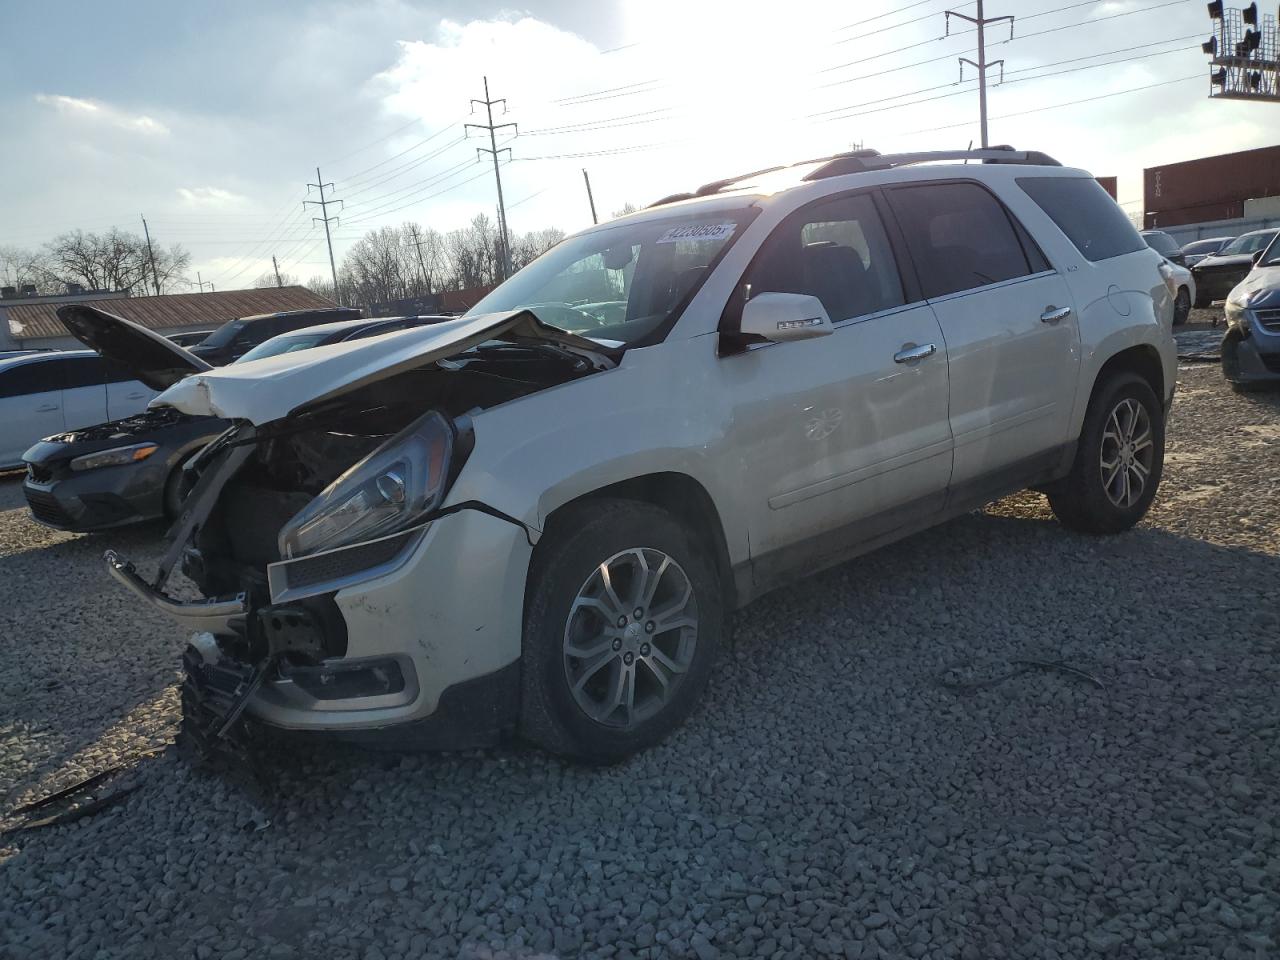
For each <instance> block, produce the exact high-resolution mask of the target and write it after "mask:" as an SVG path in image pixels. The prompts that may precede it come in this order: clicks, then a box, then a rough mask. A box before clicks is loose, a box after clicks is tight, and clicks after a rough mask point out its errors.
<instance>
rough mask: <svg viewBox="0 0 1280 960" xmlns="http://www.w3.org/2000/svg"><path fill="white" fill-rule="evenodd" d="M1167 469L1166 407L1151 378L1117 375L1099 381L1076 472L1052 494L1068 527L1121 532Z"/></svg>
mask: <svg viewBox="0 0 1280 960" xmlns="http://www.w3.org/2000/svg"><path fill="white" fill-rule="evenodd" d="M1163 470H1164V411H1163V409H1162V408H1161V406H1160V401H1159V400H1157V399H1156V395H1155V392H1154V391H1152V389H1151V386H1150V385H1149V384H1148V383H1147V381H1145V380H1143V379H1142V378H1141V377H1139V376H1137V375H1136V374H1132V373H1122V374H1117V375H1115V376H1113V377H1111V378H1110V379H1108V380H1107V381H1105V382H1104V383H1101V384H1099V385H1098V387H1097V388H1096V389H1095V391H1094V395H1093V398H1092V399H1091V400H1090V401H1089V409H1088V412H1087V413H1086V414H1085V420H1084V426H1083V428H1082V429H1081V431H1080V441H1079V443H1078V444H1077V446H1076V456H1075V460H1074V461H1073V462H1072V465H1071V473H1070V474H1068V475H1067V477H1066V478H1065V479H1064V480H1063V481H1062V482H1061V483H1060V484H1058V485H1056V486H1055V488H1054V490H1053V492H1052V493H1050V494H1049V506H1050V507H1052V508H1053V512H1054V515H1055V516H1057V518H1058V520H1059V521H1060V522H1061V523H1062V525H1063V526H1064V527H1069V528H1070V529H1072V530H1080V531H1082V532H1084V533H1120V532H1122V531H1124V530H1128V529H1129V528H1130V527H1132V526H1133V525H1134V524H1135V523H1137V522H1138V521H1139V520H1141V519H1142V517H1143V515H1144V514H1145V513H1146V512H1147V508H1148V507H1150V506H1151V501H1152V500H1153V499H1154V498H1155V495H1156V488H1157V487H1158V486H1159V485H1160V477H1161V474H1162V473H1163Z"/></svg>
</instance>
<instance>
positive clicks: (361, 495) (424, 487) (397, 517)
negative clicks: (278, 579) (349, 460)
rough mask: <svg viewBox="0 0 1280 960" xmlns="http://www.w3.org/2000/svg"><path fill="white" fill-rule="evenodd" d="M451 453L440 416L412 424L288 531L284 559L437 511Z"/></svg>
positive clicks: (337, 484) (288, 525) (331, 488)
mask: <svg viewBox="0 0 1280 960" xmlns="http://www.w3.org/2000/svg"><path fill="white" fill-rule="evenodd" d="M452 451H453V429H452V427H451V426H450V425H449V422H448V421H447V420H446V419H445V418H444V417H443V416H441V415H440V414H438V413H430V414H428V415H427V416H425V417H423V418H422V419H420V420H417V421H415V422H414V423H412V424H410V425H409V426H408V427H406V428H405V429H404V430H402V431H401V432H400V433H398V434H396V435H395V436H394V437H392V438H391V439H390V440H388V441H387V442H386V443H384V444H383V445H382V446H381V447H379V448H378V449H377V450H375V451H374V452H373V453H371V454H369V456H367V457H365V458H364V459H363V460H361V461H360V462H359V463H357V464H356V465H355V466H353V467H351V468H350V469H349V470H347V471H346V473H344V474H343V475H342V476H340V477H338V479H337V480H335V481H333V483H331V484H329V486H328V487H326V488H325V489H324V491H323V492H322V493H321V494H320V495H319V496H318V497H316V498H315V499H314V500H312V501H311V502H310V503H309V504H307V505H306V506H305V507H304V508H303V509H302V510H301V511H300V512H299V513H298V514H297V515H296V516H294V518H293V519H292V520H290V521H289V522H288V523H286V524H285V525H284V528H283V529H282V530H281V531H280V538H279V547H280V556H281V557H283V558H285V559H291V558H293V557H300V556H305V555H306V554H309V553H315V552H316V551H318V550H328V549H331V548H333V547H339V546H343V545H345V544H348V543H355V542H358V541H361V540H372V539H374V538H375V537H380V536H385V535H386V534H388V533H392V532H394V531H395V530H398V529H401V528H403V527H406V526H409V525H411V524H412V523H414V522H415V521H416V520H418V519H419V518H420V517H422V516H423V515H424V514H426V513H429V512H430V511H431V510H434V509H435V508H436V507H437V506H438V505H439V503H440V499H441V498H442V497H443V495H444V486H445V479H446V477H447V476H448V474H449V458H450V455H451V453H452Z"/></svg>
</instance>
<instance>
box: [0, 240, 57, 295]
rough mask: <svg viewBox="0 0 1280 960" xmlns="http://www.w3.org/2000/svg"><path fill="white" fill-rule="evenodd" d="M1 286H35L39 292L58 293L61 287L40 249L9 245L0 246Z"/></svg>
mask: <svg viewBox="0 0 1280 960" xmlns="http://www.w3.org/2000/svg"><path fill="white" fill-rule="evenodd" d="M0 286H5V287H14V288H16V289H19V290H20V289H22V288H23V287H25V286H33V287H35V288H36V292H38V293H57V292H58V289H59V288H58V286H57V280H56V279H55V278H53V277H51V276H50V275H49V270H48V266H47V264H46V263H45V258H44V255H43V254H42V253H40V251H38V250H28V249H26V248H25V247H7V246H5V247H0Z"/></svg>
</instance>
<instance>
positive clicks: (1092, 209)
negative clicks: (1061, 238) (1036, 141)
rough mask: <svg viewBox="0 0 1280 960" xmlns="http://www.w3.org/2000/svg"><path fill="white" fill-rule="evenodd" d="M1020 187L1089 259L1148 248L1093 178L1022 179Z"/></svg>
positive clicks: (1126, 217)
mask: <svg viewBox="0 0 1280 960" xmlns="http://www.w3.org/2000/svg"><path fill="white" fill-rule="evenodd" d="M1018 186H1020V187H1021V188H1022V191H1023V192H1024V193H1025V194H1026V195H1027V196H1029V197H1030V198H1031V199H1032V200H1034V201H1035V202H1036V204H1037V205H1038V206H1039V207H1040V209H1041V210H1043V211H1044V212H1045V213H1046V214H1048V215H1049V219H1050V220H1052V221H1053V222H1054V223H1056V224H1057V225H1058V229H1060V230H1061V231H1062V232H1063V233H1065V234H1066V235H1067V239H1068V240H1070V241H1071V243H1072V244H1073V245H1074V246H1075V248H1076V249H1077V250H1079V251H1080V255H1081V256H1082V257H1084V258H1085V259H1086V260H1090V261H1092V262H1094V263H1096V262H1097V261H1099V260H1109V259H1111V258H1112V257H1119V256H1122V255H1123V254H1126V253H1133V252H1135V251H1137V250H1142V249H1144V248H1145V247H1146V245H1147V244H1146V241H1145V240H1143V239H1142V237H1141V236H1140V235H1139V234H1138V231H1137V229H1135V228H1134V226H1133V224H1132V223H1130V222H1129V218H1128V216H1127V215H1126V214H1125V212H1124V211H1123V210H1121V209H1120V207H1119V206H1118V205H1117V204H1116V202H1115V201H1114V200H1112V199H1111V195H1110V194H1108V193H1107V191H1106V190H1104V189H1102V185H1101V184H1100V183H1098V181H1096V180H1094V179H1093V178H1092V177H1019V178H1018Z"/></svg>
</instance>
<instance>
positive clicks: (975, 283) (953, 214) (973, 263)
mask: <svg viewBox="0 0 1280 960" xmlns="http://www.w3.org/2000/svg"><path fill="white" fill-rule="evenodd" d="M888 196H889V202H890V203H891V204H892V205H893V209H894V212H895V213H896V214H897V216H898V221H899V223H901V225H902V231H903V233H904V234H905V235H906V240H907V247H908V249H910V251H911V256H912V259H914V260H915V264H916V272H917V273H918V274H919V277H920V284H921V286H922V287H923V289H924V295H925V296H926V297H942V296H946V295H947V294H949V293H957V292H959V291H962V290H972V289H975V288H977V287H983V286H986V285H987V284H991V283H1000V282H1001V281H1003V280H1013V279H1016V278H1017V277H1025V276H1027V275H1029V274H1031V273H1032V272H1033V271H1032V269H1031V262H1030V261H1029V260H1028V258H1027V252H1026V250H1024V249H1023V246H1022V242H1021V241H1020V240H1019V239H1018V231H1017V230H1016V229H1015V227H1014V224H1013V221H1012V219H1011V218H1010V216H1009V214H1008V212H1007V211H1006V210H1005V209H1004V206H1003V205H1002V204H1001V203H1000V201H998V200H997V199H996V198H995V197H993V196H992V195H991V194H990V193H988V192H987V191H986V190H984V189H983V188H982V187H980V186H978V185H977V184H976V183H931V184H924V185H922V186H912V187H900V188H895V189H893V190H890V191H888ZM1037 258H1038V259H1039V255H1038V251H1037ZM1037 265H1039V264H1037Z"/></svg>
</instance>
